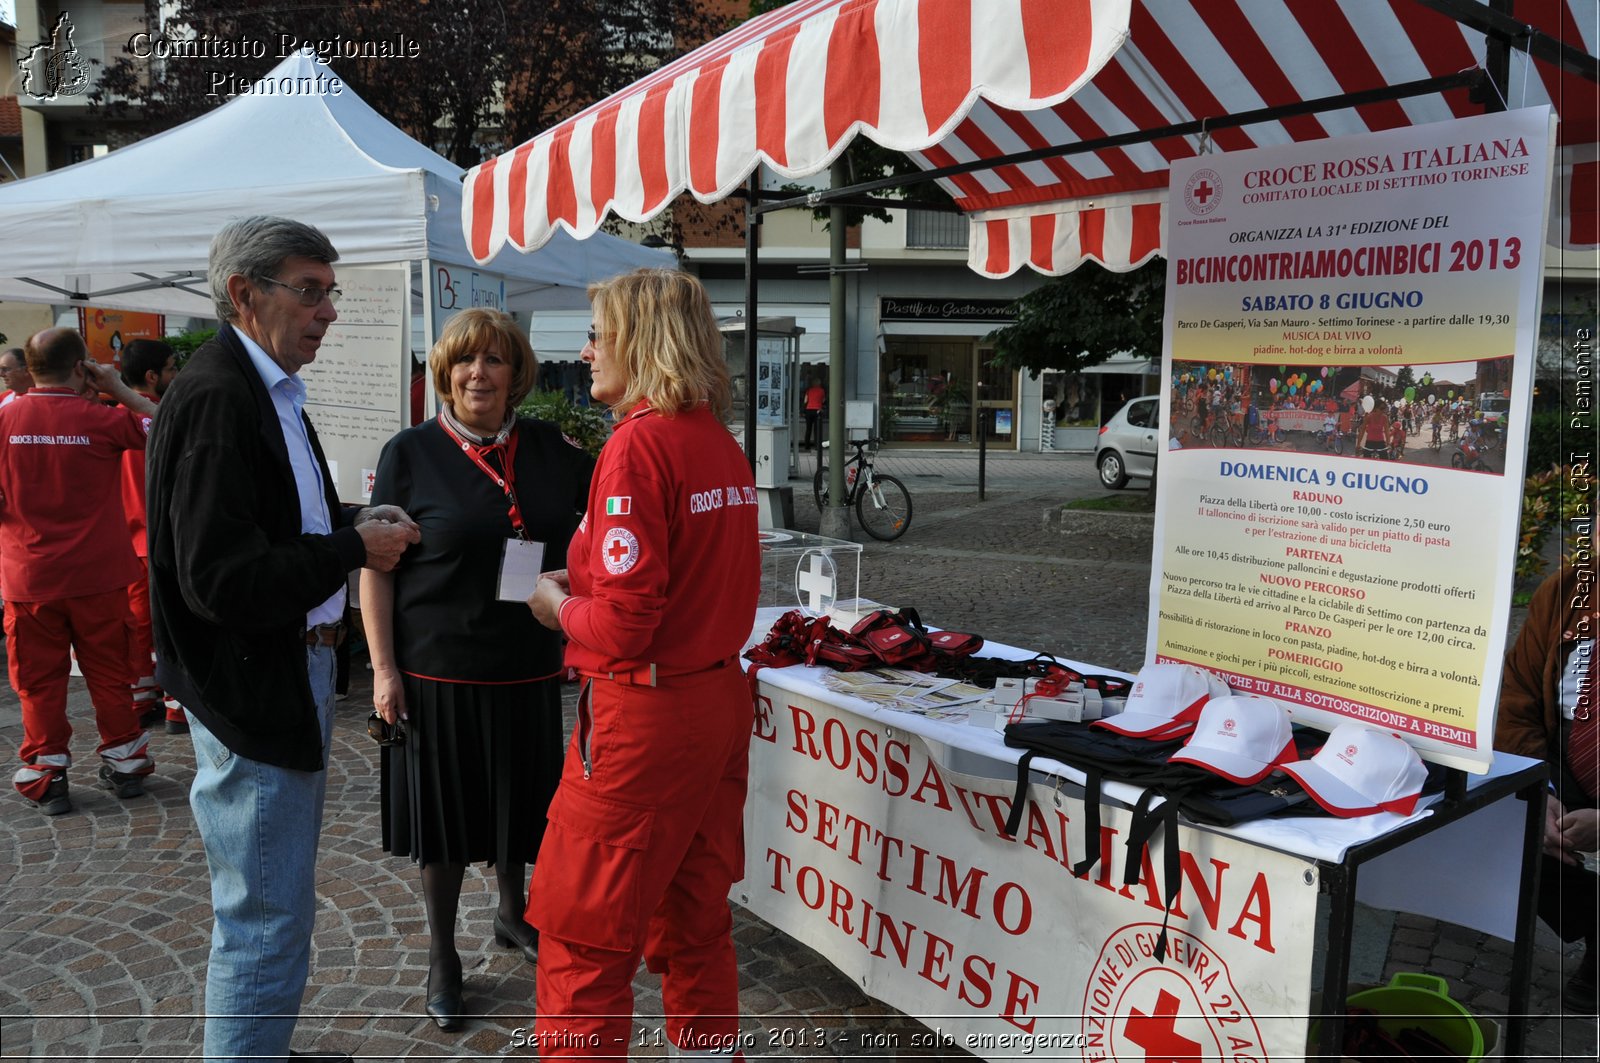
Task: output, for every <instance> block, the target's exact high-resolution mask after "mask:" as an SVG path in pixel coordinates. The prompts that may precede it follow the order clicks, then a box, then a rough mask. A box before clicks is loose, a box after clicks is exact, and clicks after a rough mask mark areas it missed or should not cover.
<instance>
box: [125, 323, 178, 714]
mask: <svg viewBox="0 0 1600 1063" xmlns="http://www.w3.org/2000/svg"><path fill="white" fill-rule="evenodd" d="M177 375H178V358H177V355H175V354H173V353H172V348H171V347H169V346H167V345H166V344H165V343H162V342H161V341H160V340H134V341H133V342H132V343H130V344H128V345H127V346H126V347H124V348H123V349H122V382H123V383H124V384H127V385H128V386H129V387H130V388H132V389H133V390H134V391H137V392H138V393H139V394H140V395H142V396H144V397H145V398H147V399H149V400H150V401H151V402H160V401H161V396H162V395H164V394H166V391H167V387H168V386H169V385H171V383H172V381H173V378H174V377H176V376H177ZM122 509H123V512H124V513H125V514H126V515H127V518H128V538H129V539H130V540H131V541H132V543H133V552H134V555H135V556H137V557H138V558H139V575H138V576H137V577H136V578H135V579H134V581H133V582H132V583H130V584H128V608H129V609H130V610H131V612H132V614H133V618H132V620H131V622H130V624H129V628H128V668H129V674H131V675H132V676H133V702H134V708H136V709H137V710H138V711H139V722H140V723H141V724H142V725H143V726H145V727H151V726H153V725H154V724H155V722H156V721H157V720H159V719H161V717H162V715H163V714H164V715H165V716H166V719H167V734H169V735H176V734H188V733H189V721H188V720H186V719H185V718H184V715H183V706H182V705H179V704H178V702H177V700H176V699H173V698H164V697H163V696H162V693H161V687H159V686H158V685H156V667H155V664H156V648H155V642H154V640H153V639H152V638H151V637H150V547H149V543H148V537H147V535H146V533H145V524H146V521H145V508H144V451H143V450H142V449H141V450H130V451H127V452H126V453H124V454H123V455H122Z"/></svg>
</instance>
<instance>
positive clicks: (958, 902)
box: [918, 856, 988, 919]
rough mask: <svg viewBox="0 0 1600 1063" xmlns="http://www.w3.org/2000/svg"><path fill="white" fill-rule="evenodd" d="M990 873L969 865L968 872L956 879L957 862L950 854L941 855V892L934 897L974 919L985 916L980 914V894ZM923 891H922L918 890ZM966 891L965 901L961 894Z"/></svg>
mask: <svg viewBox="0 0 1600 1063" xmlns="http://www.w3.org/2000/svg"><path fill="white" fill-rule="evenodd" d="M987 875H988V873H987V872H985V871H980V870H979V869H978V868H975V867H969V868H967V873H966V874H965V875H963V876H961V880H960V881H959V882H958V881H956V862H955V861H954V860H952V859H950V858H949V857H948V856H941V857H939V892H938V893H936V894H934V896H933V899H934V900H936V901H938V902H939V903H940V904H947V905H949V906H950V907H951V908H955V909H957V910H959V911H963V912H965V913H967V914H968V915H970V916H971V917H972V918H974V919H981V918H983V917H982V916H980V915H979V914H978V894H980V893H982V892H983V880H984V879H985V878H986V877H987ZM918 892H921V891H918ZM963 893H965V894H966V895H967V899H966V900H965V901H963V900H962V899H961V895H962V894H963Z"/></svg>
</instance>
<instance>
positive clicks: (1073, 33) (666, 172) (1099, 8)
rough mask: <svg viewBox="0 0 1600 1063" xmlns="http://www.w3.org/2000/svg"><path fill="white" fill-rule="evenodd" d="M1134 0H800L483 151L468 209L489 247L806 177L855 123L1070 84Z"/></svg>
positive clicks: (905, 144)
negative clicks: (502, 148) (528, 136)
mask: <svg viewBox="0 0 1600 1063" xmlns="http://www.w3.org/2000/svg"><path fill="white" fill-rule="evenodd" d="M1129 4H1130V0H796V2H795V3H792V4H789V5H787V6H785V7H782V8H779V9H777V10H775V11H771V12H768V13H767V14H765V15H762V16H760V17H758V18H754V19H751V20H750V21H749V22H747V23H745V24H744V25H742V26H740V27H739V28H738V29H736V30H734V31H733V32H731V33H728V34H726V35H725V36H723V37H720V38H718V39H717V40H715V41H713V42H711V43H710V44H707V45H705V46H704V47H702V48H699V49H697V50H696V51H694V52H691V53H690V54H688V55H686V56H684V57H683V58H681V59H679V60H677V61H675V62H673V63H670V64H668V65H667V66H665V67H662V68H661V69H660V70H658V71H656V72H655V73H654V74H652V75H650V76H649V77H646V78H644V79H642V80H641V81H639V82H637V83H635V84H634V85H632V86H630V87H629V88H627V89H625V90H623V91H622V92H619V93H617V94H616V95H614V96H611V97H609V98H607V99H605V100H603V101H601V102H600V103H598V104H596V105H595V106H593V107H590V108H589V109H588V110H586V111H584V112H583V113H582V114H579V115H577V116H576V117H574V118H571V119H569V120H567V121H565V122H563V123H561V124H560V125H558V126H556V127H555V128H553V129H550V130H548V131H546V132H544V133H541V134H540V135H539V136H537V137H535V138H534V139H532V140H530V141H528V142H527V143H525V144H522V145H521V146H519V147H517V148H515V149H513V150H511V151H509V152H506V153H505V154H503V155H500V156H498V157H496V158H493V159H490V160H489V161H487V162H485V163H483V164H481V165H479V166H477V167H475V168H474V169H472V170H471V171H469V172H468V174H467V178H466V194H465V195H464V197H463V200H464V203H463V225H464V229H465V235H466V238H467V246H468V247H469V248H470V249H471V250H472V253H473V255H474V256H475V257H477V258H478V259H479V260H480V261H483V260H484V259H486V258H488V257H490V256H492V255H493V254H494V253H495V252H496V251H497V250H498V249H499V248H500V247H501V246H502V245H504V244H506V243H510V244H511V245H512V246H514V247H517V248H519V249H521V250H523V251H531V250H533V249H535V248H537V247H539V246H540V245H541V244H543V243H544V242H545V241H546V240H548V239H549V238H550V234H551V233H553V232H554V231H555V230H556V228H558V227H560V228H564V229H567V230H569V231H571V232H572V233H573V234H574V235H576V236H580V237H582V236H587V235H589V234H590V233H592V232H594V231H595V229H596V227H597V226H598V225H599V224H600V222H601V221H602V220H603V219H604V217H605V215H606V214H607V213H608V212H609V213H613V214H616V215H618V216H619V217H623V218H627V219H629V220H631V221H643V220H646V219H648V218H650V217H653V216H654V215H655V214H657V213H658V212H660V211H661V210H662V209H663V208H664V207H666V205H667V204H668V203H670V202H671V201H672V200H673V198H674V197H676V196H677V195H678V194H679V193H681V192H684V191H689V192H692V193H693V194H694V195H695V197H696V198H698V199H700V200H701V201H703V202H713V201H715V200H718V199H721V198H722V197H723V196H726V195H727V194H728V193H729V192H730V191H732V190H733V189H735V188H738V187H740V186H741V185H742V184H743V183H744V180H745V178H746V177H747V176H748V175H749V174H750V172H751V171H752V170H754V169H755V167H756V165H757V164H758V163H765V164H766V165H767V166H769V167H770V168H771V169H773V170H775V171H776V172H778V173H780V174H783V175H785V176H789V177H800V176H806V175H809V174H813V173H816V172H817V171H819V170H822V169H825V168H826V167H827V166H828V164H829V163H830V162H832V161H833V159H834V157H835V156H837V155H838V154H839V152H840V151H842V150H843V149H844V148H845V147H846V146H847V145H848V144H849V142H850V141H851V139H853V138H854V137H855V135H856V134H857V133H865V134H866V135H867V136H869V137H870V138H871V139H872V140H874V141H876V142H878V143H879V144H882V145H884V146H886V147H889V148H893V149H894V150H897V151H914V150H917V149H921V148H928V147H931V146H932V145H934V144H937V143H939V142H941V141H943V140H945V139H946V138H947V137H948V135H949V133H950V130H951V129H952V128H953V127H954V126H955V125H956V124H957V123H958V122H960V121H961V119H962V118H964V117H965V116H966V114H967V112H968V111H969V110H970V109H971V107H972V105H973V103H974V102H976V101H977V100H978V99H980V98H981V99H986V100H989V101H991V102H992V103H993V104H994V105H995V106H997V107H999V108H1001V109H1003V110H1005V111H1008V112H1025V111H1028V110H1031V109H1033V108H1036V107H1041V106H1044V105H1047V104H1050V103H1054V102H1057V101H1060V100H1064V99H1066V98H1068V97H1069V96H1071V95H1072V93H1073V92H1074V91H1076V90H1077V89H1078V88H1079V87H1080V86H1081V85H1083V84H1084V83H1085V82H1087V81H1088V79H1089V78H1090V77H1091V76H1092V75H1093V74H1094V73H1095V71H1097V70H1099V69H1100V67H1101V66H1102V65H1103V64H1104V63H1105V62H1106V61H1107V60H1108V59H1109V58H1110V57H1111V56H1112V54H1113V53H1115V52H1116V50H1117V48H1118V47H1119V46H1120V45H1121V44H1122V42H1123V40H1124V39H1125V38H1126V35H1127V28H1128V12H1129Z"/></svg>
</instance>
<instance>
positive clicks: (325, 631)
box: [305, 620, 350, 646]
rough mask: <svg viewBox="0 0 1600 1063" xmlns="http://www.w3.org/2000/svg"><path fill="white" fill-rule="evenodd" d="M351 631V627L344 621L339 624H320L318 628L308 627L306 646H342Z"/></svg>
mask: <svg viewBox="0 0 1600 1063" xmlns="http://www.w3.org/2000/svg"><path fill="white" fill-rule="evenodd" d="M349 630H350V625H348V624H346V623H345V622H344V621H342V620H341V621H339V623H337V624H318V625H317V626H316V627H308V628H306V630H305V639H306V645H307V646H341V645H343V644H344V637H345V634H346V632H348V631H349Z"/></svg>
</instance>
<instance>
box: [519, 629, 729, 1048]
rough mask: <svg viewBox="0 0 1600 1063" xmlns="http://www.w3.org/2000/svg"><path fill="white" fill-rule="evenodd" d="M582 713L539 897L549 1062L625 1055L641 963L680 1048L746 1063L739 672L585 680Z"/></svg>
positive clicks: (533, 907)
mask: <svg viewBox="0 0 1600 1063" xmlns="http://www.w3.org/2000/svg"><path fill="white" fill-rule="evenodd" d="M578 716H579V719H578V727H577V730H576V732H575V733H574V734H573V739H572V744H571V746H570V747H569V748H568V750H567V759H566V763H565V765H564V767H563V769H562V775H561V788H560V789H559V790H558V791H557V792H556V796H555V801H554V802H553V803H552V804H551V806H550V822H549V827H548V828H547V830H546V832H545V836H544V843H543V845H542V846H541V847H540V850H539V859H538V862H537V863H536V865H535V867H534V873H533V882H532V886H531V888H530V891H529V892H530V894H531V899H530V900H529V902H528V921H529V922H530V923H532V924H533V925H534V926H535V927H537V928H538V929H539V934H540V936H539V968H538V980H537V983H536V995H537V1006H538V1016H537V1018H536V1020H535V1026H534V1032H535V1038H536V1044H537V1047H538V1050H539V1055H540V1058H541V1059H564V1058H577V1059H589V1058H598V1057H608V1056H609V1057H619V1058H627V1056H628V1048H629V1042H630V1040H631V1036H632V1030H633V976H634V973H635V972H636V971H637V970H638V967H639V959H640V957H641V956H643V957H644V960H645V963H646V965H647V966H648V967H649V968H650V970H651V971H654V972H656V973H657V974H660V975H661V997H662V1004H663V1008H664V1010H665V1011H666V1015H667V1036H668V1037H669V1038H671V1039H672V1042H673V1043H674V1044H675V1045H678V1046H679V1047H681V1048H685V1049H690V1050H698V1051H708V1050H713V1051H714V1050H716V1049H719V1048H721V1049H722V1051H721V1052H720V1053H718V1056H719V1058H723V1059H743V1058H744V1057H743V1056H742V1055H741V1054H739V1053H737V1052H729V1051H727V1049H728V1048H729V1047H732V1046H734V1045H736V1044H737V1038H738V1032H739V969H738V963H737V960H736V959H735V957H734V952H733V938H732V927H733V916H732V913H731V912H730V910H729V907H728V891H729V890H730V889H731V888H732V886H733V884H734V883H735V882H737V881H738V880H739V879H740V878H742V877H744V797H745V783H746V778H747V775H748V771H749V753H750V745H749V743H750V732H751V727H752V724H753V719H752V709H751V704H750V688H749V686H748V685H747V684H746V683H745V679H744V674H743V673H742V672H741V671H740V669H739V667H738V665H737V662H734V661H730V662H729V663H727V664H726V665H724V666H722V667H720V668H716V669H712V670H709V671H706V672H700V673H696V674H694V675H692V676H680V677H670V678H663V679H661V680H660V681H659V685H658V686H655V687H649V686H636V685H632V684H629V683H625V682H619V681H614V680H609V679H587V680H585V682H584V690H583V693H582V694H581V695H580V698H579V711H578ZM585 759H587V760H588V762H589V770H585V764H584V762H585Z"/></svg>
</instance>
